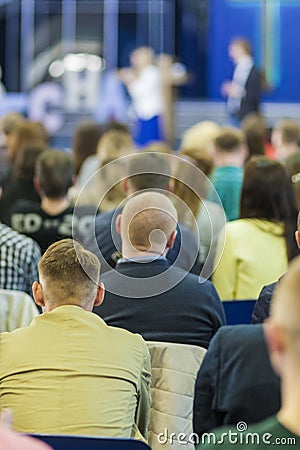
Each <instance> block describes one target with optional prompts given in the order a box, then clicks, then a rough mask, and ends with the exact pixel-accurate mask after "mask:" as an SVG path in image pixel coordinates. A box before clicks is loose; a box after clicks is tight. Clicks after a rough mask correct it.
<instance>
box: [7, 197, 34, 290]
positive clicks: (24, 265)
mask: <svg viewBox="0 0 300 450" xmlns="http://www.w3.org/2000/svg"><path fill="white" fill-rule="evenodd" d="M0 190H1V189H0ZM40 257H41V252H40V249H39V246H38V244H37V243H36V242H34V241H33V240H32V239H30V238H28V237H26V236H23V235H22V234H19V233H17V232H16V231H14V230H13V229H12V228H10V227H8V226H6V225H4V224H3V223H1V222H0V289H12V290H16V291H23V292H27V294H31V285H32V283H33V282H34V281H35V280H36V278H37V264H38V261H39V259H40Z"/></svg>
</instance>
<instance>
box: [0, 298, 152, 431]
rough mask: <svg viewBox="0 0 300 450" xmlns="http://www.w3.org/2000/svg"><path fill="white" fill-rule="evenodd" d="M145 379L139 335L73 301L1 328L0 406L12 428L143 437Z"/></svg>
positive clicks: (144, 355)
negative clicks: (18, 325) (8, 411)
mask: <svg viewBox="0 0 300 450" xmlns="http://www.w3.org/2000/svg"><path fill="white" fill-rule="evenodd" d="M150 381H151V366H150V355H149V352H148V349H147V347H146V344H145V342H144V340H143V339H142V337H141V336H139V335H137V334H132V333H129V332H128V331H126V330H122V329H119V328H114V327H109V326H107V325H106V324H105V323H104V321H103V320H102V319H101V318H100V317H98V316H97V315H96V314H93V313H91V312H87V311H85V310H83V309H82V308H80V307H78V306H72V305H68V306H60V307H58V308H55V309H54V310H53V311H51V312H49V313H45V314H42V315H40V316H39V317H37V318H35V319H34V320H33V321H32V323H31V325H30V326H29V327H26V328H21V329H18V330H15V331H13V332H12V333H2V334H0V410H1V409H3V408H11V409H12V410H13V414H14V428H15V430H16V431H20V432H24V433H47V434H74V435H76V434H77V435H94V436H113V437H137V438H140V437H141V435H140V433H139V431H140V432H141V434H142V435H143V436H144V437H147V428H148V422H149V415H150V394H149V391H150ZM138 429H139V430H138Z"/></svg>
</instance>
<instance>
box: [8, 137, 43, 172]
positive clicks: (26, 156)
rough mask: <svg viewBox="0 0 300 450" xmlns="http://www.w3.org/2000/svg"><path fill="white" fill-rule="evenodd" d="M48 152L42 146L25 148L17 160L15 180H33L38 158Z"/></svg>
mask: <svg viewBox="0 0 300 450" xmlns="http://www.w3.org/2000/svg"><path fill="white" fill-rule="evenodd" d="M45 150H46V148H45V147H42V146H40V145H28V146H26V147H24V149H23V150H22V152H20V153H19V154H18V155H17V157H16V160H15V168H14V179H23V180H24V179H26V180H32V179H33V176H34V167H35V162H36V160H37V158H38V157H39V156H40V154H41V153H43V152H44V151H45Z"/></svg>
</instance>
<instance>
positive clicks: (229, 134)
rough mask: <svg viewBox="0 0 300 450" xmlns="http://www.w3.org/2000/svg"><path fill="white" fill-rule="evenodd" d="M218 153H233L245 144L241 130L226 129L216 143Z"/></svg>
mask: <svg viewBox="0 0 300 450" xmlns="http://www.w3.org/2000/svg"><path fill="white" fill-rule="evenodd" d="M214 144H215V147H216V150H217V151H220V152H224V153H232V152H235V151H236V150H237V149H239V148H240V147H241V145H243V144H245V136H244V133H243V132H242V131H241V130H238V129H236V128H233V127H224V128H223V129H222V131H221V132H220V134H219V135H218V136H217V137H216V139H215V141H214Z"/></svg>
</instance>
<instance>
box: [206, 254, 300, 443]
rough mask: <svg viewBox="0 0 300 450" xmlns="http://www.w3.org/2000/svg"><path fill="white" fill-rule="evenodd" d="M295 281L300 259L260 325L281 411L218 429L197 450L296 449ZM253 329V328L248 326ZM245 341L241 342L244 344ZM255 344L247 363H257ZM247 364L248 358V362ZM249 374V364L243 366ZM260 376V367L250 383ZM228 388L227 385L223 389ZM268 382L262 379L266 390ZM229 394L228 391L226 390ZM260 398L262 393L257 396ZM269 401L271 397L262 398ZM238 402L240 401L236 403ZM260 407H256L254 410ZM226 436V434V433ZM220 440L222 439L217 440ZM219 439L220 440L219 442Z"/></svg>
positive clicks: (298, 331)
mask: <svg viewBox="0 0 300 450" xmlns="http://www.w3.org/2000/svg"><path fill="white" fill-rule="evenodd" d="M299 278H300V258H299V257H298V258H297V259H296V260H295V261H293V262H292V264H291V267H290V269H289V272H288V273H287V275H286V276H285V277H284V278H283V279H282V281H281V282H280V284H279V285H278V288H277V289H276V293H275V295H274V298H273V300H272V305H271V315H270V318H269V319H268V320H267V321H266V322H265V323H264V325H263V330H264V334H265V338H266V342H267V347H268V352H269V357H270V360H271V363H272V366H273V369H274V371H275V372H276V373H277V374H278V375H279V377H280V384H281V408H280V410H279V412H278V413H277V414H276V415H273V416H271V417H269V418H267V419H266V420H264V421H263V422H259V423H256V424H254V425H251V426H249V427H248V426H247V422H246V424H245V425H246V426H245V427H244V426H243V431H244V432H242V431H241V427H240V426H239V427H238V426H237V427H235V428H234V429H231V431H232V432H233V433H235V435H234V437H235V439H234V440H233V439H230V436H233V435H232V434H231V433H230V432H229V431H230V429H227V428H222V429H220V430H219V431H217V432H216V433H215V442H214V443H212V444H210V445H200V446H199V447H198V449H200V448H201V449H205V450H209V449H211V450H213V449H216V448H220V449H225V450H226V449H231V448H232V449H234V448H237V442H238V448H239V449H247V448H249V440H250V442H251V444H250V447H251V449H253V450H258V449H266V448H269V447H270V445H272V444H273V445H274V444H277V445H279V446H281V447H285V446H287V447H295V448H297V447H299V446H300V425H299V424H300V413H299V370H300V356H299V339H300V326H299V324H300V308H299V296H300V288H299ZM251 327H252V328H256V327H257V326H251ZM244 342H245V341H244ZM258 351H259V345H257V348H256V350H255V354H253V358H252V359H251V364H254V363H255V362H256V360H257V352H258ZM248 361H249V359H248ZM246 367H247V371H246V372H245V374H247V373H249V372H248V371H249V370H250V367H251V365H249V364H247V365H246ZM260 377H261V368H260V367H258V369H257V372H256V373H254V374H253V377H252V380H251V383H253V381H254V380H257V379H258V378H260ZM227 387H228V386H227ZM267 387H268V381H267V380H266V389H267ZM228 392H229V390H228ZM261 395H262V396H263V393H262V394H261ZM267 398H268V401H272V395H270V396H268V397H265V399H266V400H267ZM240 401H241V400H240ZM259 408H260V406H259V405H258V403H257V404H256V409H257V410H259ZM226 433H227V434H226ZM221 437H222V438H221ZM220 438H221V439H220Z"/></svg>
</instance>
